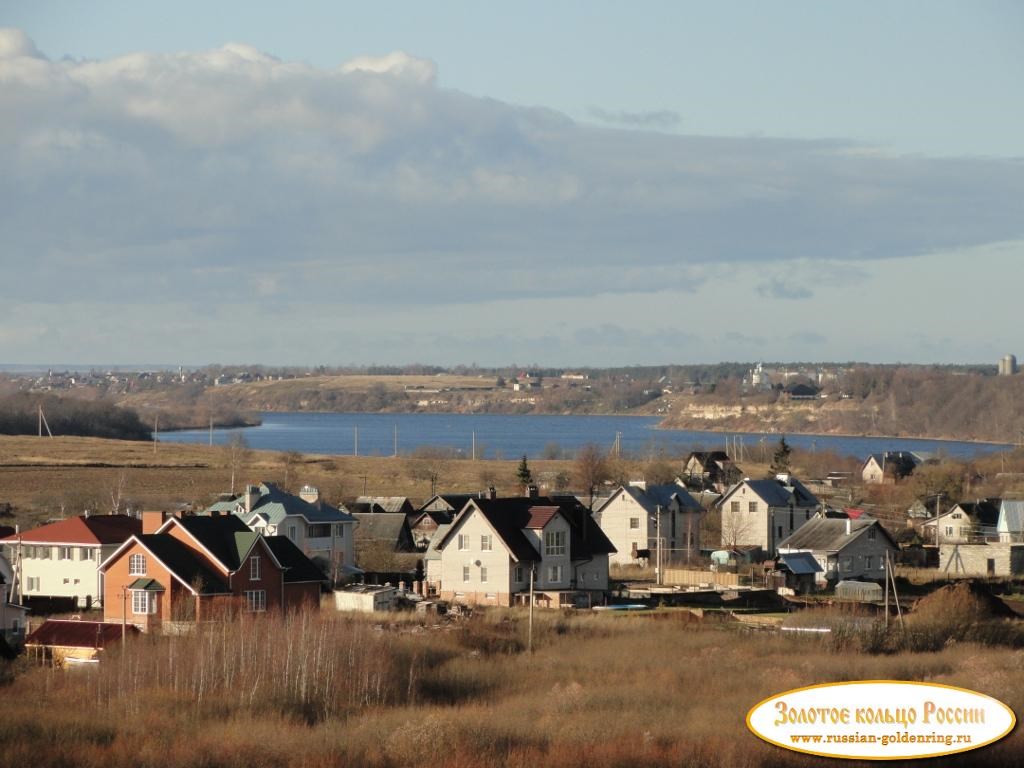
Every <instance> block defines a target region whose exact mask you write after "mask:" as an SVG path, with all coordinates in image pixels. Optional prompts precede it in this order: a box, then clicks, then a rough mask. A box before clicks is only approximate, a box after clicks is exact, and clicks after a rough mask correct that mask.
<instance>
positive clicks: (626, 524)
mask: <svg viewBox="0 0 1024 768" xmlns="http://www.w3.org/2000/svg"><path fill="white" fill-rule="evenodd" d="M703 514H704V508H703V507H702V506H701V505H700V503H699V502H698V501H697V500H696V499H695V498H693V496H691V495H690V494H689V492H688V491H687V490H686V489H685V488H683V487H682V486H681V485H678V484H667V485H647V484H646V483H630V484H629V485H623V486H619V487H618V488H617V489H616V490H615V491H613V492H612V495H611V496H610V497H609V498H608V500H607V501H605V502H604V503H603V504H601V506H600V507H598V508H597V509H595V510H594V522H596V523H597V524H598V525H599V526H601V530H602V531H604V534H605V536H607V537H608V539H609V541H611V542H612V544H613V545H614V546H615V549H616V550H617V551H616V552H615V553H614V554H612V555H611V558H610V560H611V562H612V563H613V564H619V565H627V564H630V563H635V562H636V561H637V559H638V557H639V556H640V554H639V553H641V552H643V551H645V550H646V551H649V552H650V555H649V557H650V558H651V559H652V560H653V559H654V557H655V552H656V550H657V548H658V536H659V535H660V537H661V546H662V551H663V556H662V561H663V562H665V563H667V562H669V561H670V560H680V559H681V560H686V559H687V557H690V558H692V557H694V556H696V555H698V554H699V553H700V521H701V516H702V515H703Z"/></svg>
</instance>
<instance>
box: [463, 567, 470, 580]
mask: <svg viewBox="0 0 1024 768" xmlns="http://www.w3.org/2000/svg"><path fill="white" fill-rule="evenodd" d="M462 581H463V582H467V581H469V566H468V565H464V566H462Z"/></svg>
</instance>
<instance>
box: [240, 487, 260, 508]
mask: <svg viewBox="0 0 1024 768" xmlns="http://www.w3.org/2000/svg"><path fill="white" fill-rule="evenodd" d="M244 496H245V512H246V514H248V513H249V512H252V508H253V506H254V505H255V504H256V500H257V499H258V498H259V497H260V489H259V488H258V487H257V486H255V485H247V486H245V494H244Z"/></svg>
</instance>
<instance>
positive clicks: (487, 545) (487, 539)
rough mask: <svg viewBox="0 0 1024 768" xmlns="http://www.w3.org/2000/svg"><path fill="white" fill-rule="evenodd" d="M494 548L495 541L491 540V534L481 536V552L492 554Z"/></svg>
mask: <svg viewBox="0 0 1024 768" xmlns="http://www.w3.org/2000/svg"><path fill="white" fill-rule="evenodd" d="M493 547H494V540H493V539H492V538H491V534H489V533H482V534H480V551H481V552H490V551H491V550H492V549H493Z"/></svg>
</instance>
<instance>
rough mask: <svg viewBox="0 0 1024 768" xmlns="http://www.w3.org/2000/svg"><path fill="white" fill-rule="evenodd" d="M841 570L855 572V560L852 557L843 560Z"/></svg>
mask: <svg viewBox="0 0 1024 768" xmlns="http://www.w3.org/2000/svg"><path fill="white" fill-rule="evenodd" d="M840 569H841V570H844V571H852V570H853V558H852V557H844V558H843V559H842V562H841V564H840Z"/></svg>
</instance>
